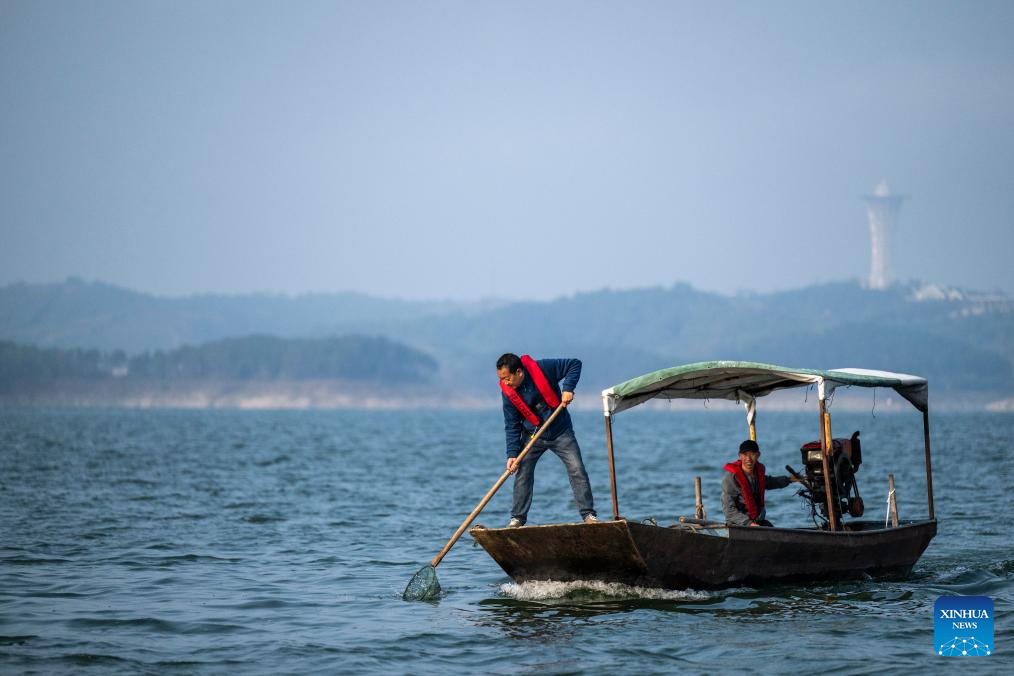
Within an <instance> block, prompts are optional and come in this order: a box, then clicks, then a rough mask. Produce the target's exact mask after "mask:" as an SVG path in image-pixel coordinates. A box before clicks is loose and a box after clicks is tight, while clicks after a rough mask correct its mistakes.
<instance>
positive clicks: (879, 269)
mask: <svg viewBox="0 0 1014 676" xmlns="http://www.w3.org/2000/svg"><path fill="white" fill-rule="evenodd" d="M903 199H905V196H904V195H892V194H891V191H890V189H889V188H888V187H887V181H881V182H880V183H878V184H877V187H876V188H874V189H873V194H872V195H866V196H865V197H863V201H865V202H866V216H867V218H869V220H870V244H871V246H872V249H871V251H870V288H871V289H883V288H886V287H887V284H888V282H889V281H890V274H889V272H888V264H889V262H890V256H889V255H888V247H889V242H890V238H891V232H892V231H893V230H894V226H895V223H897V221H898V209H899V208H901V201H902V200H903Z"/></svg>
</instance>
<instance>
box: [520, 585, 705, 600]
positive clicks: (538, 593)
mask: <svg viewBox="0 0 1014 676" xmlns="http://www.w3.org/2000/svg"><path fill="white" fill-rule="evenodd" d="M500 593H501V594H502V595H503V596H506V597H508V598H512V599H515V600H517V601H546V600H550V599H568V600H582V601H596V600H601V601H604V600H616V599H652V600H662V601H703V600H706V599H709V598H711V595H710V594H709V593H707V592H703V591H695V590H693V589H687V590H672V589H658V588H654V587H632V586H630V585H626V584H621V583H619V582H601V581H599V580H574V581H571V582H554V581H538V582H507V583H504V584H502V585H500Z"/></svg>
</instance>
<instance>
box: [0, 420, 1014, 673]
mask: <svg viewBox="0 0 1014 676" xmlns="http://www.w3.org/2000/svg"><path fill="white" fill-rule="evenodd" d="M931 423H932V432H933V460H934V469H935V474H934V479H935V483H934V489H935V492H936V513H937V518H938V519H939V520H940V527H939V534H938V535H937V537H936V539H935V540H934V541H933V542H932V543H931V544H930V547H929V549H928V550H927V552H926V553H925V554H924V556H923V558H922V559H921V560H920V562H919V563H918V564H917V565H916V568H915V570H914V571H913V573H912V575H911V576H910V577H909V578H908V579H906V580H901V581H898V580H893V581H885V580H861V581H855V582H849V583H837V584H814V585H805V586H782V587H777V588H774V589H764V590H758V589H749V588H745V589H734V590H727V591H719V592H714V591H694V590H688V591H683V592H672V591H657V590H647V589H631V588H624V587H619V586H611V585H602V584H586V585H579V584H572V585H563V584H526V585H514V584H512V583H511V582H510V580H509V578H507V577H506V576H505V575H504V574H503V572H502V571H501V570H500V569H499V567H498V566H497V565H496V564H495V563H494V562H493V560H492V559H490V558H489V557H488V556H487V555H486V553H485V552H484V551H483V550H482V549H480V548H477V547H474V546H473V543H472V540H471V538H470V537H469V536H468V535H467V534H466V535H465V536H464V537H463V538H462V540H461V541H460V542H459V543H458V544H457V545H456V546H455V548H454V549H452V550H451V552H450V554H449V555H448V556H447V558H446V559H445V560H444V561H443V563H441V564H440V566H439V568H438V571H437V572H438V576H439V579H440V582H441V585H442V587H443V590H444V592H443V595H442V597H441V598H440V599H439V600H437V601H434V602H415V603H410V602H405V601H402V600H401V592H402V590H403V589H404V587H405V584H406V583H407V582H408V580H409V579H410V578H411V577H412V575H413V574H414V573H415V572H416V571H417V570H418V569H419V568H420V566H422V565H423V564H425V563H427V562H428V561H429V560H430V559H431V558H432V557H433V555H434V554H435V553H436V552H437V551H439V550H440V548H441V547H442V546H443V544H444V543H445V542H446V541H447V539H448V538H449V537H450V535H451V534H452V533H453V532H454V529H455V528H456V527H457V526H458V524H459V523H460V522H461V520H462V519H463V518H464V517H465V516H466V515H467V514H468V512H469V511H471V509H472V508H473V507H474V506H475V504H476V503H477V502H478V500H479V499H480V498H481V497H482V496H483V495H484V494H485V492H486V491H487V490H488V488H489V487H490V486H491V485H492V484H493V482H494V481H495V480H496V478H497V477H498V476H499V474H500V472H501V471H502V468H503V450H502V444H503V442H502V418H501V416H500V413H499V411H497V410H490V411H478V412H446V413H432V412H421V411H420V412H416V411H410V412H374V411H370V412H352V411H300V412H295V411H270V412H238V411H234V412H228V411H124V410H108V411H107V410H42V409H0V531H2V538H0V671H2V672H5V673H38V672H42V673H45V672H77V671H79V670H80V669H81V667H84V666H87V667H93V669H89V671H92V672H104V673H131V674H133V673H158V674H164V673H223V672H232V673H265V674H266V673H279V672H284V673H300V674H303V673H325V674H334V673H356V674H387V673H413V674H427V673H433V674H436V673H445V672H448V671H451V672H465V673H476V672H486V673H491V674H516V673H580V672H587V673H630V674H635V673H636V674H641V673H659V672H691V673H714V672H716V671H734V670H735V671H759V672H780V673H785V672H798V671H803V672H814V671H828V672H838V673H852V672H857V673H869V672H876V671H890V672H892V673H898V672H908V673H914V672H923V671H926V670H927V669H942V668H945V667H946V668H953V667H954V666H957V665H953V664H952V663H951V662H950V661H948V660H953V659H957V658H943V657H938V656H937V655H936V654H935V653H934V652H933V620H932V614H933V603H934V601H935V600H936V598H937V597H938V596H941V595H952V594H964V595H987V596H990V597H992V598H993V600H994V602H995V607H996V636H995V644H996V645H995V653H994V654H993V655H992V656H990V657H984V658H977V659H975V660H974V664H972V666H974V669H975V671H977V672H979V671H997V672H1000V671H1007V672H1009V669H1010V667H1011V665H1012V664H1014V662H1012V661H1011V659H1010V654H1011V651H1012V650H1014V622H1012V621H1011V610H1012V605H1014V536H1012V534H1011V528H1010V525H1009V524H1010V521H1011V517H1010V513H1011V511H1012V507H1014V501H1012V499H1011V489H1012V481H1014V477H1012V472H1011V469H1010V467H1011V463H1012V461H1011V459H1010V447H1011V445H1012V442H1014V416H1011V415H1008V414H940V415H934V416H933V417H932V419H931ZM834 424H835V432H836V434H835V435H836V436H847V435H848V434H849V433H851V431H852V430H853V429H861V430H862V432H863V437H862V438H863V441H864V446H863V449H864V461H865V462H864V464H863V466H862V468H861V469H860V471H859V474H858V479H859V482H860V488H861V489H862V492H863V496H864V498H865V502H866V505H867V513H868V515H872V516H873V517H875V518H883V515H884V508H885V498H886V494H887V479H886V475H887V473H888V472H893V473H894V475H895V479H896V482H897V487H898V488H897V493H898V497H899V509H900V512H901V516H902V518H916V517H922V516H924V515H925V514H926V499H925V474H924V470H923V464H922V457H923V452H922V422H921V416H920V415H919V414H917V413H915V412H912V413H907V414H906V413H892V414H888V413H881V414H875V413H871V412H870V411H867V412H865V413H850V412H838V413H835V415H834ZM575 425H576V427H577V432H578V438H579V440H580V441H581V444H582V448H583V451H584V455H585V459H586V464H587V466H588V470H589V473H590V475H591V478H592V485H593V488H594V491H595V497H596V502H597V506H598V508H599V512H600V515H603V516H608V515H609V513H610V512H611V509H610V499H609V475H608V469H607V464H606V459H605V443H604V439H603V425H602V419H601V416H599V415H595V414H593V413H590V412H576V413H575ZM758 427H759V437H760V440H761V445H762V448H763V449H764V453H763V455H762V457H761V460H762V461H763V462H765V463H766V464H767V465H768V468H769V472H772V473H781V472H780V468H782V467H783V466H784V465H785V464H786V463H789V464H792V465H794V466H796V467H797V468H798V466H799V446H800V445H801V444H802V443H803V442H806V441H809V440H811V439H813V438H815V437H816V427H817V414H816V412H813V413H807V414H805V415H804V414H796V413H768V414H764V413H763V412H762V415H761V417H760V418H759V425H758ZM615 432H616V444H617V446H616V453H617V472H618V481H619V489H620V507H621V513H622V514H623V515H624V516H626V517H627V518H629V519H631V520H634V519H637V520H640V519H645V518H648V517H654V518H655V519H657V520H658V521H659V523H661V524H669V523H671V522H672V521H673V520H674V518H675V517H676V515H678V514H687V515H692V513H693V503H694V493H693V476H694V475H700V476H701V477H702V479H703V481H704V493H705V504H706V507H707V509H708V510H709V512H710V513H711V514H713V515H720V508H719V501H718V497H719V482H720V479H721V472H722V470H721V467H722V464H723V463H724V462H726V461H728V460H732V459H734V458H735V450H734V449H735V448H736V446H737V445H738V443H739V441H740V440H741V439H742V437H743V436H744V422H743V418H742V415H741V414H739V413H725V412H715V411H702V412H679V411H639V410H635V411H631V412H629V413H624V414H622V415H621V416H619V417H617V419H616V425H615ZM536 476H537V481H536V489H535V501H534V507H533V509H532V512H531V514H530V522H532V523H551V522H557V521H573V520H576V518H577V514H576V511H575V509H574V508H573V506H572V498H571V495H570V489H569V485H568V484H567V481H566V476H565V473H564V471H563V467H562V464H561V463H560V462H559V460H557V459H556V458H555V456H552V455H551V454H547V455H546V456H545V457H544V458H543V459H542V460H541V461H540V463H539V467H538V471H537V474H536ZM510 486H511V484H510V483H508V484H507V485H506V486H505V487H504V489H503V490H502V491H501V492H500V493H499V494H498V495H497V496H496V497H495V498H494V499H493V501H492V502H491V503H490V505H489V506H488V507H487V509H486V511H485V512H484V513H483V514H482V515H480V517H479V519H478V521H479V522H481V523H485V524H486V525H490V526H492V525H502V524H504V523H505V522H506V520H507V518H508V517H509V513H508V512H509V504H510ZM768 504H769V516H770V518H771V519H772V520H773V521H775V522H776V523H778V524H780V525H804V524H806V522H807V518H808V515H807V511H806V510H805V509H804V508H803V506H802V505H801V502H800V499H799V498H798V497H796V496H795V495H794V494H793V490H791V489H785V490H782V491H774V492H771V493H769V495H768ZM969 664H970V663H968V662H967V661H966V663H965V664H964V665H962V666H963V667H965V668H968V667H969Z"/></svg>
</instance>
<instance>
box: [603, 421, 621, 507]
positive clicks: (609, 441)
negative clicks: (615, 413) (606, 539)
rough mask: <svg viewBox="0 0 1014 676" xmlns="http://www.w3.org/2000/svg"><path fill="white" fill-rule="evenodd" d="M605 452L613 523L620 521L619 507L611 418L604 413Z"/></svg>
mask: <svg viewBox="0 0 1014 676" xmlns="http://www.w3.org/2000/svg"><path fill="white" fill-rule="evenodd" d="M606 451H607V452H608V454H609V490H610V491H611V492H612V494H613V521H619V520H620V505H619V502H618V501H617V498H616V463H615V462H613V418H612V416H611V415H609V414H608V413H606Z"/></svg>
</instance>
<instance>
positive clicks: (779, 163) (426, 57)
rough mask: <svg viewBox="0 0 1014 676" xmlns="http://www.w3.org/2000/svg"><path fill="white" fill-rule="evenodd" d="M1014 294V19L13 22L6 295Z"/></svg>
mask: <svg viewBox="0 0 1014 676" xmlns="http://www.w3.org/2000/svg"><path fill="white" fill-rule="evenodd" d="M881 179H886V180H887V182H888V183H889V184H890V185H891V187H892V189H893V190H894V191H896V192H899V193H904V194H907V195H909V196H910V199H909V200H908V201H907V202H905V204H904V206H903V208H902V211H901V219H900V227H899V229H898V242H897V246H896V247H895V249H894V251H893V258H894V261H893V266H892V272H893V273H894V275H895V276H896V277H900V278H909V277H918V278H921V279H924V280H927V281H935V282H942V283H947V284H957V285H962V286H967V287H972V288H979V289H994V288H1000V289H1003V290H1006V291H1007V292H1014V263H1012V259H1014V2H1009V1H1001V2H982V1H979V0H977V1H975V2H964V1H961V2H898V1H891V2H881V1H878V2H869V3H867V2H847V3H843V2H809V1H807V2H803V1H800V2H586V1H581V2H547V1H542V2H473V1H461V2H423V1H420V2H383V1H381V2H366V1H365V0H364V1H362V2H334V1H332V2H281V1H278V2H250V1H249V0H242V1H238V2H231V1H219V2H214V1H211V2H208V1H205V2H186V1H182V0H174V1H172V2H158V1H151V0H149V1H146V2H135V1H124V2H111V1H84V0H79V1H71V0H65V1H62V2H40V1H39V0H29V1H22V0H0V284H7V283H10V282H14V281H19V280H23V281H57V280H60V279H63V278H64V277H66V276H68V275H79V276H82V277H85V278H86V279H102V280H106V281H109V282H113V283H117V284H122V285H125V286H129V287H131V288H135V289H139V290H144V291H150V292H155V293H159V294H170V295H178V294H187V293H194V292H206V291H211V292H245V291H271V292H287V293H295V292H304V291H339V290H357V291H363V292H367V293H371V294H377V295H383V296H400V297H405V298H438V297H446V298H477V297H481V296H489V295H496V296H502V297H516V298H548V297H553V296H558V295H561V294H564V293H572V292H574V291H580V290H591V289H598V288H602V287H612V288H628V287H635V286H648V285H669V284H671V283H673V282H678V281H685V282H690V283H691V284H693V285H695V286H697V287H699V288H703V289H710V290H718V291H723V292H732V291H736V290H745V289H754V290H759V291H769V290H774V289H786V288H795V287H800V286H804V285H806V284H810V283H813V282H816V281H818V280H821V279H835V280H840V279H850V278H863V279H865V278H866V276H867V275H868V273H869V232H868V226H867V224H866V216H865V213H864V207H863V203H862V200H861V197H862V195H863V194H865V193H869V192H871V191H872V189H873V187H874V185H875V184H876V183H878V182H879V181H880V180H881Z"/></svg>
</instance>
